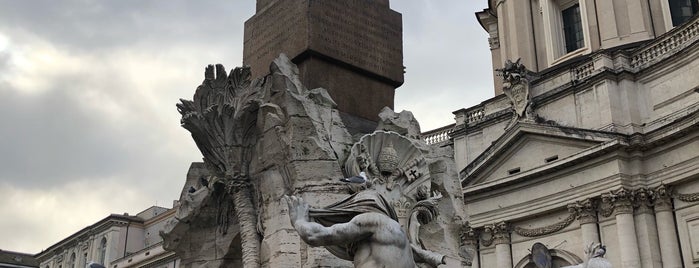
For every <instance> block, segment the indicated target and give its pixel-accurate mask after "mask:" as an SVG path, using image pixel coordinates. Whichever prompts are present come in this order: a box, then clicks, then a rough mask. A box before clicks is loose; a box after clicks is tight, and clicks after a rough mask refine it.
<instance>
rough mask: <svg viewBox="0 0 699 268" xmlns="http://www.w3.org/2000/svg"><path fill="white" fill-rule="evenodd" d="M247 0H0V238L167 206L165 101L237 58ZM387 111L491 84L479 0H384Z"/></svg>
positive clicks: (176, 133) (46, 238)
mask: <svg viewBox="0 0 699 268" xmlns="http://www.w3.org/2000/svg"><path fill="white" fill-rule="evenodd" d="M254 5H255V1H254V0H237V1H230V0H228V1H208V0H207V1H184V0H167V1H165V0H157V1H156V0H152V1H143V0H118V1H117V0H112V1H106V0H105V1H92V0H62V1H55V0H44V1H39V0H31V1H29V0H0V197H2V201H1V202H0V249H3V250H13V251H20V252H27V253H37V252H39V251H41V250H42V249H45V248H47V247H49V246H51V245H52V244H54V243H56V242H58V241H60V240H61V239H63V238H65V237H67V236H69V235H71V234H73V233H75V232H76V231H78V230H80V229H81V228H83V227H85V226H88V225H90V224H93V223H95V222H96V221H98V220H100V219H102V218H104V217H106V216H108V215H109V214H110V213H124V212H128V213H130V214H135V213H138V212H140V211H141V210H143V209H145V208H147V207H149V206H152V205H156V204H157V205H160V206H166V207H171V206H172V201H173V200H174V199H176V198H178V196H179V193H180V190H181V188H182V185H183V184H184V179H185V174H186V171H187V169H188V167H189V164H190V163H191V162H192V161H200V160H201V154H200V153H199V151H198V150H197V149H196V146H195V145H194V142H193V141H192V139H191V137H190V136H189V133H188V132H187V131H186V130H185V129H183V128H181V127H180V124H179V119H180V115H179V113H177V110H176V108H175V103H177V102H178V99H179V98H187V99H191V97H192V95H193V93H194V90H195V88H196V87H197V85H199V84H200V83H201V81H202V79H203V70H204V66H206V65H207V64H212V63H223V64H224V65H225V66H226V67H227V69H232V68H233V67H235V66H239V65H241V64H242V51H243V49H242V44H243V40H242V37H243V22H244V21H245V20H246V19H248V18H249V17H250V16H252V15H253V13H254ZM391 6H392V8H393V9H394V10H396V11H398V12H400V13H402V14H403V29H404V41H403V42H404V43H403V47H404V65H405V66H406V74H405V84H404V85H403V86H402V87H401V88H399V89H398V90H397V91H396V98H395V99H396V103H395V107H396V110H397V111H400V110H410V111H412V112H413V113H414V114H415V116H416V117H417V119H418V120H419V121H420V124H421V127H422V130H423V131H424V130H429V129H433V128H437V127H440V126H443V125H446V124H450V123H452V122H453V120H454V119H453V115H452V112H453V111H455V110H458V109H460V108H464V107H469V106H472V105H474V104H477V103H479V102H481V101H483V100H485V99H487V98H490V97H492V96H493V89H492V77H491V72H490V69H491V63H490V52H489V50H488V44H487V35H486V33H485V31H484V30H483V29H481V27H480V25H478V22H477V21H476V19H475V15H474V12H476V11H479V10H482V9H483V8H485V7H486V6H487V3H486V0H477V1H464V0H393V1H392V3H391Z"/></svg>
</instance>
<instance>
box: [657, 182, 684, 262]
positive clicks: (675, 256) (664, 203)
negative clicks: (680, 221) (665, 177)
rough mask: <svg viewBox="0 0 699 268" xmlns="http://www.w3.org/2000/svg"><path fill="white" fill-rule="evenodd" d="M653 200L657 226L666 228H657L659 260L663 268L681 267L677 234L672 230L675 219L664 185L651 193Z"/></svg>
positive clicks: (668, 193)
mask: <svg viewBox="0 0 699 268" xmlns="http://www.w3.org/2000/svg"><path fill="white" fill-rule="evenodd" d="M653 199H654V201H655V206H654V209H655V219H656V221H657V225H658V226H665V227H667V228H658V240H659V244H660V258H661V260H662V263H663V268H680V267H682V259H681V257H680V248H679V243H678V241H677V232H676V231H675V228H674V227H675V218H674V217H673V215H672V214H673V212H672V198H671V197H670V190H669V189H668V188H667V187H666V186H665V185H661V186H659V187H658V188H656V189H655V191H653Z"/></svg>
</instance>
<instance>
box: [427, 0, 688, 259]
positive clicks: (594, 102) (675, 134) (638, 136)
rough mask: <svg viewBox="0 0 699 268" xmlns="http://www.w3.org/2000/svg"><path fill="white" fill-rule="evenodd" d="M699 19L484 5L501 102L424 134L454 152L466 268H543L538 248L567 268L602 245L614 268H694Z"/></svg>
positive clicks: (622, 2)
mask: <svg viewBox="0 0 699 268" xmlns="http://www.w3.org/2000/svg"><path fill="white" fill-rule="evenodd" d="M698 7H699V5H698V3H697V1H696V0H681V1H680V0H677V1H675V0H644V1H639V0H614V1H595V0H523V1H506V0H499V1H496V0H489V1H488V8H486V9H484V10H483V11H482V12H478V13H476V16H477V18H478V21H479V22H480V23H481V25H482V26H483V28H484V29H485V30H486V31H487V32H488V33H489V39H488V41H489V43H490V48H491V53H492V60H493V67H494V68H493V69H499V70H500V71H495V73H494V79H495V81H496V82H495V93H496V96H495V97H493V98H491V99H488V100H485V101H483V102H482V103H480V104H479V105H476V106H473V107H469V108H465V109H461V110H458V111H455V112H454V115H455V121H456V122H455V124H454V125H452V126H446V127H444V128H440V129H437V130H435V131H431V132H429V133H426V134H427V137H426V138H427V140H428V142H431V143H433V144H435V143H437V144H451V145H452V146H453V147H454V154H455V155H454V157H455V160H456V163H457V166H458V169H459V170H460V179H461V182H462V187H463V196H464V202H465V203H466V207H467V213H468V214H469V219H468V220H469V228H470V229H467V232H466V234H465V235H464V243H465V244H467V245H471V246H473V247H475V249H476V252H477V253H476V254H475V256H474V258H473V260H472V267H536V266H535V265H534V263H533V262H532V261H531V260H530V257H531V255H530V251H529V249H531V248H532V245H533V244H534V243H536V242H541V243H543V244H544V245H546V247H547V248H548V249H549V253H550V254H551V255H552V256H553V262H554V264H557V265H561V266H563V265H570V264H576V263H580V262H581V261H582V259H583V258H584V252H583V248H584V247H585V245H588V244H589V243H592V242H601V243H602V244H605V245H606V246H607V254H606V258H607V259H608V260H610V261H611V262H612V263H613V265H614V267H644V268H646V267H665V268H668V267H699V203H697V201H699V75H697V74H699V16H697V11H698ZM520 58H521V60H517V59H520ZM507 60H511V61H509V62H507ZM512 61H514V62H512ZM522 66H524V67H526V69H525V68H524V67H522ZM502 93H504V94H502ZM447 135H448V136H447ZM554 267H555V266H554Z"/></svg>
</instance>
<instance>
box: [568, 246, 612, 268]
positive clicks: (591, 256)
mask: <svg viewBox="0 0 699 268" xmlns="http://www.w3.org/2000/svg"><path fill="white" fill-rule="evenodd" d="M606 252H607V248H606V247H605V246H604V245H601V244H599V243H591V244H590V245H588V246H587V248H585V259H584V260H583V263H581V264H578V265H572V266H564V267H561V268H612V263H611V262H609V261H608V260H607V259H605V258H604V254H605V253H606Z"/></svg>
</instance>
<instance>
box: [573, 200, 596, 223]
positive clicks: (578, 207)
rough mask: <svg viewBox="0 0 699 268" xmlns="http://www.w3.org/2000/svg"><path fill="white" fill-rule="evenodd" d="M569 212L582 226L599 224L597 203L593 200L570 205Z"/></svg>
mask: <svg viewBox="0 0 699 268" xmlns="http://www.w3.org/2000/svg"><path fill="white" fill-rule="evenodd" d="M568 211H569V212H570V213H571V214H573V213H574V214H575V215H576V217H577V219H578V221H579V223H580V224H581V225H582V224H588V223H596V222H597V202H595V201H594V200H593V199H591V198H587V199H584V200H578V201H576V202H575V203H571V204H568Z"/></svg>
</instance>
